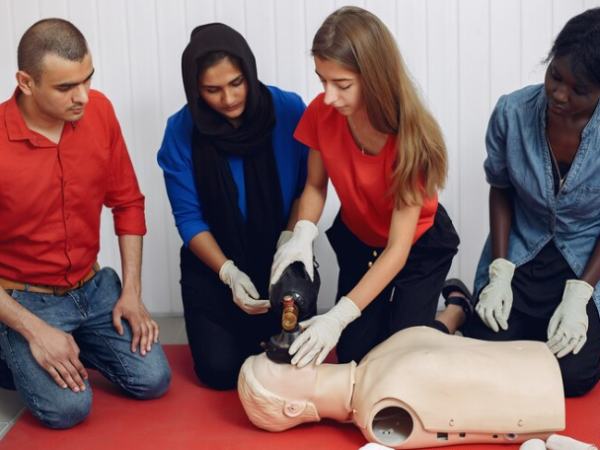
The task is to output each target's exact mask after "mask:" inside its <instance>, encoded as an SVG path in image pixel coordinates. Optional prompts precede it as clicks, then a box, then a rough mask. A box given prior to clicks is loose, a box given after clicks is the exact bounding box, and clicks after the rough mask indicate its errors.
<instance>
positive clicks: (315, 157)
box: [297, 149, 329, 224]
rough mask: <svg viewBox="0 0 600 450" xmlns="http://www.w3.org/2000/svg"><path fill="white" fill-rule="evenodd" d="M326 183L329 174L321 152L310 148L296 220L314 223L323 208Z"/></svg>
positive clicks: (325, 198)
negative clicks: (306, 173)
mask: <svg viewBox="0 0 600 450" xmlns="http://www.w3.org/2000/svg"><path fill="white" fill-rule="evenodd" d="M328 183H329V176H328V175H327V170H326V169H325V164H324V163H323V159H322V158H321V154H320V153H319V152H318V151H317V150H314V149H311V150H310V152H309V154H308V177H307V179H306V186H305V187H304V191H302V195H301V196H300V202H299V205H298V218H297V219H298V220H308V221H310V222H312V223H314V224H316V223H317V222H318V221H319V219H320V218H321V215H322V214H323V209H325V200H327V185H328Z"/></svg>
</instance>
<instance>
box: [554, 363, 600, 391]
mask: <svg viewBox="0 0 600 450" xmlns="http://www.w3.org/2000/svg"><path fill="white" fill-rule="evenodd" d="M561 369H562V371H561V372H562V378H563V386H564V389H565V397H581V396H582V395H585V394H587V393H588V392H590V391H591V390H592V389H593V388H594V386H596V384H597V383H598V380H599V379H600V373H599V372H598V371H594V372H587V373H586V371H584V370H581V369H580V368H577V367H567V368H565V367H561Z"/></svg>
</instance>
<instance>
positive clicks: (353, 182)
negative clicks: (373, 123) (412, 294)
mask: <svg viewBox="0 0 600 450" xmlns="http://www.w3.org/2000/svg"><path fill="white" fill-rule="evenodd" d="M323 97H324V94H319V95H318V96H317V97H316V98H315V99H314V100H313V101H312V102H311V103H310V105H309V106H308V108H307V109H306V111H305V112H304V115H303V116H302V119H301V120H300V123H299V124H298V127H297V128H296V132H295V133H294V137H295V138H296V139H298V140H299V141H300V142H302V143H303V144H306V145H308V146H309V147H310V148H312V149H315V150H318V151H319V152H320V153H321V157H322V158H323V162H324V164H325V169H326V170H327V174H328V175H329V178H330V179H331V182H332V184H333V186H334V187H335V190H336V192H337V195H338V197H339V199H340V203H341V214H342V220H343V221H344V223H345V224H346V226H347V227H348V228H349V229H350V231H352V233H354V234H355V235H356V236H357V237H358V238H359V239H360V240H361V241H363V242H364V243H365V244H367V245H370V246H372V247H385V246H386V245H387V241H388V237H389V232H390V223H391V221H392V211H393V197H392V196H390V195H388V191H389V187H390V182H391V176H392V170H393V164H394V158H395V155H396V142H397V137H396V136H395V135H390V136H389V137H388V140H387V142H386V144H385V146H384V147H383V149H382V150H381V152H380V153H379V154H378V155H375V156H373V155H368V154H366V153H365V154H363V153H362V152H361V150H360V149H359V148H358V147H357V146H356V144H355V143H354V140H353V139H352V135H351V134H350V130H349V128H348V120H347V119H346V117H345V116H343V115H342V114H340V113H339V112H338V111H337V110H336V109H335V108H334V107H332V106H328V105H326V104H325V102H324V101H323ZM437 206H438V198H437V194H436V195H435V196H434V197H433V198H424V199H423V206H422V207H421V216H420V217H419V222H418V224H417V229H416V232H415V237H414V239H413V243H414V242H416V241H417V239H419V238H420V237H421V236H422V235H423V233H425V232H426V231H427V230H428V229H429V228H430V227H431V226H432V225H433V220H434V217H435V213H436V211H437Z"/></svg>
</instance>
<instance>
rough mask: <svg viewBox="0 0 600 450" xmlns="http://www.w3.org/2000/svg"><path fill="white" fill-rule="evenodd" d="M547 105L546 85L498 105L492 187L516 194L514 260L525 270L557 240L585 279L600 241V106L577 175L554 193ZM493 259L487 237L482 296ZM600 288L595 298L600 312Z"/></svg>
mask: <svg viewBox="0 0 600 450" xmlns="http://www.w3.org/2000/svg"><path fill="white" fill-rule="evenodd" d="M546 105H547V100H546V94H545V91H544V85H543V84H540V85H536V86H528V87H526V88H523V89H521V90H518V91H516V92H513V93H512V94H509V95H505V96H502V97H501V98H500V100H498V104H497V105H496V108H495V109H494V112H493V113H492V117H491V118H490V122H489V125H488V130H487V135H486V148H487V159H486V160H485V162H484V169H485V174H486V178H487V181H488V183H489V184H490V185H491V186H493V187H497V188H501V189H503V188H510V187H512V188H514V190H515V196H514V202H513V203H514V210H513V216H512V225H511V230H510V236H509V241H508V260H510V261H512V262H513V263H514V264H515V265H516V266H517V267H519V266H521V265H523V264H525V263H526V262H528V261H530V260H531V259H533V258H534V257H535V255H537V253H538V252H539V251H540V250H541V249H542V248H543V247H544V246H545V245H546V244H547V243H548V242H550V240H552V239H553V240H554V243H555V244H556V247H557V248H558V250H559V251H560V252H561V253H562V255H563V256H564V258H565V260H566V261H567V263H568V264H569V266H570V267H571V269H573V272H575V273H576V274H577V276H578V277H581V275H582V273H583V271H584V269H585V267H586V265H587V263H588V260H589V258H590V256H591V254H592V252H593V251H594V248H595V246H596V242H597V241H598V237H599V236H600V112H599V111H600V109H599V108H598V107H596V110H595V111H594V114H593V116H592V118H591V119H590V121H589V122H588V124H587V125H586V126H585V128H584V130H583V132H582V133H581V144H580V146H579V149H578V150H577V154H576V155H575V159H574V160H573V164H572V165H571V169H570V170H569V173H568V174H567V177H566V179H565V182H564V185H563V187H562V189H561V190H560V191H559V192H558V194H557V195H555V194H554V184H553V183H554V180H553V175H552V160H551V157H550V153H549V148H548V143H547V140H546ZM491 261H492V249H491V238H490V236H488V238H487V241H486V243H485V246H484V248H483V252H482V254H481V258H480V260H479V265H478V267H477V273H476V275H475V292H476V293H477V295H478V293H479V291H480V290H481V289H482V288H483V287H485V286H486V285H487V284H488V282H489V274H488V266H489V265H490V263H491ZM599 287H600V283H598V284H597V285H596V286H595V290H594V294H593V299H594V302H595V303H596V307H597V308H598V310H599V311H600V293H599V289H598V288H599Z"/></svg>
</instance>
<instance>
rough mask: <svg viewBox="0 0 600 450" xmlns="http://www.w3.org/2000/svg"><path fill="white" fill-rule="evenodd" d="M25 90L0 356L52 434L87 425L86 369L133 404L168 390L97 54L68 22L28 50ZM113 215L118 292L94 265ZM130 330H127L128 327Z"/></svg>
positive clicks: (10, 122) (7, 231) (6, 217)
mask: <svg viewBox="0 0 600 450" xmlns="http://www.w3.org/2000/svg"><path fill="white" fill-rule="evenodd" d="M18 64H19V71H18V73H17V83H18V87H17V89H16V90H15V93H14V95H13V96H12V98H11V99H10V100H8V101H6V102H5V103H2V104H1V105H0V173H1V176H0V286H1V288H0V331H1V333H0V349H1V353H2V357H3V358H4V359H5V362H2V364H4V371H3V373H4V377H2V378H3V379H4V381H5V382H6V380H7V379H9V378H10V376H9V375H10V372H7V370H6V369H7V368H6V363H7V364H8V366H9V367H10V369H11V371H12V376H13V378H14V385H15V386H16V389H17V390H18V391H19V394H20V396H21V398H22V399H23V401H24V402H25V404H26V406H27V407H28V408H29V409H30V410H31V411H32V413H33V414H34V415H35V416H36V417H38V418H39V419H40V420H41V421H42V422H43V423H44V424H45V425H47V426H49V427H52V428H69V427H71V426H73V425H75V424H77V423H79V422H81V421H82V420H83V419H85V417H86V416H87V415H88V414H89V411H90V407H91V398H92V396H91V390H90V388H89V385H88V382H87V372H86V369H85V367H88V368H93V369H96V370H99V371H100V372H101V373H102V374H103V375H104V376H106V377H107V378H108V379H109V380H111V381H112V382H114V383H116V384H118V385H119V386H120V387H121V388H122V389H123V390H124V391H125V392H127V393H128V394H130V395H132V396H134V397H136V398H143V399H147V398H156V397H159V396H161V395H163V394H164V392H165V391H166V390H167V388H168V385H169V382H170V379H171V372H170V369H169V365H168V362H167V360H166V358H165V355H164V353H163V351H162V348H161V347H160V344H159V342H158V334H159V329H158V325H157V324H156V322H155V321H153V320H152V318H151V317H150V315H149V313H148V310H147V309H146V307H145V306H144V303H143V302H142V298H141V259H142V236H143V235H144V234H145V233H146V225H145V218H144V196H143V195H142V194H141V192H140V190H139V186H138V183H137V179H136V176H135V173H134V171H133V166H132V164H131V160H130V158H129V155H128V153H127V148H126V146H125V142H124V140H123V136H122V134H121V129H120V127H119V123H118V122H117V119H116V117H115V114H114V111H113V108H112V105H111V103H110V102H109V101H108V99H107V98H106V97H105V96H104V95H102V94H101V93H100V92H97V91H93V90H90V83H91V79H92V75H93V73H94V67H93V64H92V57H91V54H90V51H89V48H88V46H87V43H86V41H85V38H84V37H83V35H82V34H81V32H80V31H79V30H78V29H77V28H76V27H75V26H73V25H72V24H71V23H69V22H67V21H64V20H61V19H46V20H42V21H39V22H37V23H36V24H34V25H33V26H32V27H31V28H29V29H28V30H27V31H26V32H25V34H24V35H23V37H22V38H21V41H20V43H19V49H18ZM103 206H107V207H109V208H112V212H113V216H114V224H115V233H116V234H117V236H118V239H119V248H120V253H121V261H122V273H123V285H122V286H121V282H120V280H119V278H118V276H117V274H116V273H115V272H114V271H113V270H112V269H110V268H104V269H102V270H100V268H99V266H98V264H97V262H96V260H97V256H98V251H99V247H100V245H99V242H100V214H101V211H102V207H103ZM123 319H125V320H123Z"/></svg>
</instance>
